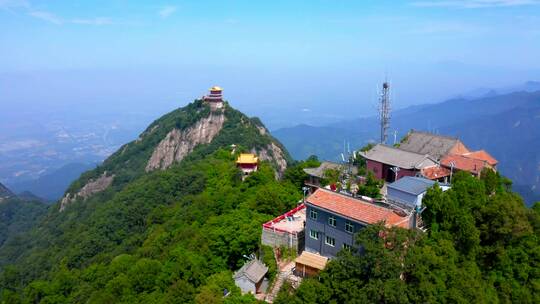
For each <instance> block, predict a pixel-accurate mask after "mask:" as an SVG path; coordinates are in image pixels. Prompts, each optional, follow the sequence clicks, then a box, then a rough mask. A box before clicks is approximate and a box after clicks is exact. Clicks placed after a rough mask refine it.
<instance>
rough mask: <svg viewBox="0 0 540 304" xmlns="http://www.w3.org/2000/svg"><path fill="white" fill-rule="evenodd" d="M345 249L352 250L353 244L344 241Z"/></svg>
mask: <svg viewBox="0 0 540 304" xmlns="http://www.w3.org/2000/svg"><path fill="white" fill-rule="evenodd" d="M343 249H345V250H349V251H351V249H352V246H351V245H349V244H345V243H343Z"/></svg>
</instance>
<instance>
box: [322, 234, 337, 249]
mask: <svg viewBox="0 0 540 304" xmlns="http://www.w3.org/2000/svg"><path fill="white" fill-rule="evenodd" d="M324 243H325V244H326V245H328V246H332V247H336V239H335V238H333V237H329V236H326V239H325V240H324Z"/></svg>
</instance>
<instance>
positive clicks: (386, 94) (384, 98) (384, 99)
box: [379, 81, 390, 144]
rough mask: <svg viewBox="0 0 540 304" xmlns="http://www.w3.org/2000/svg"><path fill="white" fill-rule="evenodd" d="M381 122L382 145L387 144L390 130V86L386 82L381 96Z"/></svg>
mask: <svg viewBox="0 0 540 304" xmlns="http://www.w3.org/2000/svg"><path fill="white" fill-rule="evenodd" d="M379 120H380V123H381V144H386V141H387V139H388V129H389V128H390V84H389V83H388V81H385V82H384V83H383V86H382V90H381V92H380V96H379Z"/></svg>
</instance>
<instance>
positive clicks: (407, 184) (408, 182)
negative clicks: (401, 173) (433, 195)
mask: <svg viewBox="0 0 540 304" xmlns="http://www.w3.org/2000/svg"><path fill="white" fill-rule="evenodd" d="M435 183H436V182H435V181H432V180H429V179H426V178H422V177H413V176H405V177H402V178H400V179H398V180H397V181H395V182H393V183H391V184H388V188H392V189H396V190H399V191H403V192H407V193H410V194H414V195H419V194H421V193H423V192H425V191H426V190H427V189H428V188H430V187H431V186H433V185H434V184H435Z"/></svg>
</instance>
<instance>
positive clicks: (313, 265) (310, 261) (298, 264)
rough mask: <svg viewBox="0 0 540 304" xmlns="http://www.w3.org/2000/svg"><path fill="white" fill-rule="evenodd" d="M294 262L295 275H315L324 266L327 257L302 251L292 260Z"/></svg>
mask: <svg viewBox="0 0 540 304" xmlns="http://www.w3.org/2000/svg"><path fill="white" fill-rule="evenodd" d="M294 262H295V270H294V272H295V274H296V275H297V276H301V277H310V276H315V275H317V274H318V273H319V272H320V271H321V270H323V269H324V267H326V263H328V258H327V257H324V256H322V255H319V254H317V253H311V252H307V251H304V252H302V254H301V255H300V256H299V257H297V258H296V260H294Z"/></svg>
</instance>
